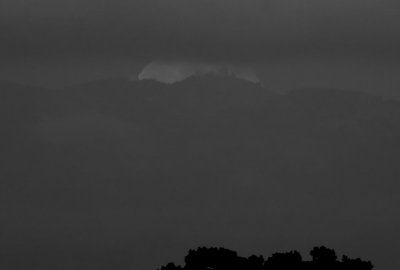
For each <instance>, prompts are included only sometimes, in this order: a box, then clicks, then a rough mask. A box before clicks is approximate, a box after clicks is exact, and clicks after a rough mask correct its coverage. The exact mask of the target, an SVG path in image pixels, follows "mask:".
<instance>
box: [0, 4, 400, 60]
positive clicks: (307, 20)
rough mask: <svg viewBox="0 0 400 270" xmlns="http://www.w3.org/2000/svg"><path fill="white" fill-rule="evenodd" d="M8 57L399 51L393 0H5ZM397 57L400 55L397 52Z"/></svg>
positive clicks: (244, 56) (255, 56) (246, 56)
mask: <svg viewBox="0 0 400 270" xmlns="http://www.w3.org/2000/svg"><path fill="white" fill-rule="evenodd" d="M0 10H1V11H0V13H1V18H2V19H1V21H0V23H1V24H0V25H1V29H2V33H3V37H4V38H3V42H2V45H1V47H2V51H3V53H2V54H3V55H4V56H6V55H8V56H9V57H20V56H27V55H28V56H41V57H46V56H52V57H54V56H55V55H57V56H62V55H64V56H72V55H86V56H87V55H94V56H98V55H123V56H127V57H128V56H130V57H133V58H135V59H137V58H158V57H194V58H225V59H228V60H232V61H245V60H251V61H260V60H263V59H264V60H265V59H268V58H270V57H274V56H276V55H281V57H282V56H286V57H287V56H289V57H290V56H291V55H302V54H305V55H315V54H322V55H331V54H339V55H343V54H352V55H353V54H359V55H361V56H362V55H371V54H373V55H384V56H395V55H396V54H397V48H398V46H399V44H400V38H399V37H398V35H397V33H398V31H399V30H400V29H399V28H400V26H399V25H400V19H399V18H400V16H398V15H399V4H398V3H397V2H396V1H393V0H384V1H377V0H368V1H360V0H357V1H351V2H349V1H316V0H310V1H294V0H284V1H275V0H272V1H270V0H267V1H261V0H247V1H239V0H234V1H223V0H217V1H215V0H214V1H211V0H202V1H200V0H190V1H183V0H175V1H161V0H150V1H144V0H135V1H128V0H117V1H112V2H111V1H105V0H103V1H91V0H84V1H77V0H74V1H61V0H59V1H46V0H39V1H14V0H13V1H10V0H8V1H2V4H1V9H0ZM396 56H397V55H396Z"/></svg>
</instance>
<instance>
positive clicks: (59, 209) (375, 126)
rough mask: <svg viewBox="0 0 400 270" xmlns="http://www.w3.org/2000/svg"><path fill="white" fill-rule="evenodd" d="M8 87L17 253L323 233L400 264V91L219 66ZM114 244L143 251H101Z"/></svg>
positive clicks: (9, 228)
mask: <svg viewBox="0 0 400 270" xmlns="http://www.w3.org/2000/svg"><path fill="white" fill-rule="evenodd" d="M0 89H1V91H0V95H1V97H0V111H1V114H0V120H1V125H2V126H1V132H0V149H1V151H0V160H1V163H0V166H1V167H0V173H1V175H0V177H1V188H0V205H3V206H6V207H4V208H2V215H3V216H4V220H6V222H2V223H1V224H0V231H4V232H7V233H5V234H3V235H2V241H1V243H0V249H1V250H2V251H1V252H2V256H3V257H2V258H6V259H7V258H14V259H13V260H14V261H18V262H21V263H23V262H29V261H30V260H31V261H35V262H37V265H38V268H41V269H46V265H51V266H52V267H51V268H52V269H55V268H57V269H59V268H60V269H61V262H64V261H65V260H73V259H75V260H76V261H78V262H81V260H82V261H85V260H91V258H94V257H96V258H100V259H98V261H96V262H97V263H98V265H105V263H104V264H103V261H102V260H109V261H120V260H126V261H128V262H129V261H130V259H131V258H132V255H131V254H140V255H137V257H136V258H134V261H135V268H140V269H143V268H144V267H146V265H148V262H149V260H151V261H152V262H153V263H154V267H156V266H158V265H159V264H161V263H162V262H163V261H164V260H163V259H162V258H160V256H161V255H158V254H163V256H166V257H167V256H173V255H174V254H180V252H182V251H181V250H178V247H175V246H173V247H171V246H168V247H167V245H168V244H164V243H171V242H173V243H175V242H174V241H175V239H176V238H180V239H183V240H182V241H186V242H184V243H182V244H181V246H190V245H193V243H197V242H195V241H197V240H198V239H205V240H204V243H211V244H214V243H215V244H216V245H220V243H226V241H227V240H229V239H234V240H231V241H232V242H233V241H237V242H240V243H239V244H240V245H241V246H252V247H253V246H254V247H256V248H259V249H260V250H261V249H262V248H264V247H265V245H264V243H265V241H264V239H267V241H271V242H272V245H278V244H280V243H282V246H283V248H282V249H285V248H286V247H290V246H292V245H293V244H296V245H297V244H298V246H300V245H301V244H299V243H302V244H304V245H306V246H307V245H309V244H310V243H311V244H312V243H315V242H316V241H323V240H324V243H327V244H329V245H335V247H338V248H341V249H345V250H346V251H347V250H349V252H356V251H357V250H360V253H359V255H358V254H357V255H358V256H364V254H365V256H367V257H369V258H371V259H372V260H373V261H374V263H376V265H377V266H379V268H382V269H396V263H397V262H398V260H397V253H396V251H397V250H398V241H397V239H398V238H399V237H398V236H399V231H398V226H397V225H398V224H399V215H398V205H399V204H400V200H399V196H398V190H399V181H398V180H399V179H400V167H399V166H398V160H400V139H399V138H400V103H399V102H398V101H392V100H385V99H382V98H380V97H376V96H371V95H367V94H363V93H356V92H349V91H341V90H337V89H336V90H335V89H300V90H296V91H293V92H291V93H288V94H285V95H279V94H276V93H274V92H272V91H269V90H268V89H266V88H263V87H261V86H260V85H257V84H253V83H249V82H245V81H240V80H236V79H234V78H220V77H202V78H201V77H193V78H191V79H190V80H186V81H183V82H181V83H177V84H173V85H164V84H161V83H157V82H155V81H134V82H131V81H129V80H127V79H126V80H125V79H112V80H102V81H94V82H89V83H85V84H79V85H74V86H71V87H69V88H65V89H39V88H34V87H29V86H21V85H17V84H12V83H5V84H2V83H0ZM16 213H17V214H16ZM160 213H162V214H160ZM227 228H228V229H227ZM265 228H268V230H265ZM154 232H159V233H158V234H155V233H154ZM181 234H182V236H181ZM176 235H178V236H176ZM242 235H243V237H241V236H242ZM260 235H262V239H261V240H260ZM131 238H133V239H137V241H136V242H138V243H145V246H146V247H142V246H141V245H137V246H134V245H131V244H130V243H126V242H127V241H129V240H130V239H131ZM52 239H57V243H55V242H54V241H53V240H52ZM99 239H105V240H99ZM159 239H162V240H159ZM287 239H293V240H292V241H293V242H289V241H291V240H287ZM17 240H18V241H17ZM213 240H215V242H214V241H213ZM325 240H326V241H325ZM46 241H47V242H46ZM308 241H309V242H310V243H309V242H308ZM99 242H101V243H99ZM237 242H236V243H235V244H237ZM114 243H124V244H125V245H126V246H127V247H126V249H128V250H129V252H128V251H126V252H125V253H124V252H122V253H120V252H119V251H115V252H114V253H113V255H109V256H105V255H104V254H103V253H101V252H104V250H107V247H109V246H114ZM155 243H156V244H155ZM229 244H231V243H229ZM99 245H100V247H98V246H99ZM116 245H117V244H116ZM10 246H12V247H13V249H11V248H9V247H10ZM132 246H133V247H132ZM21 247H27V248H24V249H22V248H21ZM77 247H79V248H77ZM118 248H120V249H123V248H124V247H116V250H119V249H118ZM299 248H301V247H299ZM21 249H22V250H21ZM31 250H35V252H30V251H31ZM96 252H98V253H96ZM265 252H270V250H266V251H265ZM99 253H100V254H102V255H101V256H97V255H98V254H99ZM21 254H22V255H21ZM87 254H90V255H87ZM93 254H96V256H94V255H93ZM121 254H124V255H121ZM126 254H128V255H126ZM74 256H75V257H74ZM113 256H114V257H113ZM122 257H123V258H122ZM153 257H154V258H156V259H153ZM70 258H71V259H70ZM115 258H118V259H115ZM6 259H4V260H0V267H2V265H1V264H4V263H6V262H7V260H6ZM85 262H86V261H85ZM82 263H83V262H82ZM86 263H87V264H88V265H91V264H92V263H93V261H90V262H86ZM110 264H112V263H110ZM42 266H43V267H42ZM2 268H4V269H13V268H12V267H9V266H8V265H4V267H2ZM26 268H28V266H26V267H21V269H26ZM49 268H50V267H49ZM77 268H79V267H77ZM83 268H85V267H82V269H83ZM110 268H112V267H110ZM114 268H115V267H114ZM85 269H86V268H85Z"/></svg>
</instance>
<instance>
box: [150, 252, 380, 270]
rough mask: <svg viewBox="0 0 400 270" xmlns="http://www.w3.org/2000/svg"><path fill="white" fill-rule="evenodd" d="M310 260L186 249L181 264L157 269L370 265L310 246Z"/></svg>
mask: <svg viewBox="0 0 400 270" xmlns="http://www.w3.org/2000/svg"><path fill="white" fill-rule="evenodd" d="M310 255H311V257H312V260H311V261H303V258H302V256H301V254H300V253H299V252H298V251H290V252H284V253H274V254H272V256H270V257H269V258H268V259H266V260H265V259H264V257H263V256H256V255H252V256H250V257H247V258H246V257H240V256H238V255H237V253H236V252H235V251H232V250H229V249H225V248H206V247H200V248H198V249H197V250H189V253H188V254H187V255H186V257H185V265H184V266H183V267H182V266H179V265H175V263H172V262H171V263H168V264H167V265H165V266H162V267H161V268H160V269H157V270H234V269H239V270H286V269H287V270H292V269H293V270H371V269H372V268H373V264H372V263H371V262H370V261H363V260H361V259H359V258H357V259H351V258H349V257H347V256H345V255H343V256H342V258H341V260H338V258H337V255H336V252H335V251H334V250H333V249H329V248H326V247H324V246H322V247H314V248H313V249H312V250H311V251H310Z"/></svg>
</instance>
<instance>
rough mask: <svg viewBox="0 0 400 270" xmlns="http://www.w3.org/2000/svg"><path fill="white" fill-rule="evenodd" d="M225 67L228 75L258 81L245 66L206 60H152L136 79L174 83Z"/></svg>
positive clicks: (255, 75) (252, 71) (215, 71)
mask: <svg viewBox="0 0 400 270" xmlns="http://www.w3.org/2000/svg"><path fill="white" fill-rule="evenodd" d="M224 69H227V72H228V73H229V75H234V76H235V77H237V78H240V79H243V80H247V81H250V82H254V83H258V82H259V81H260V79H259V78H258V76H257V74H256V73H255V71H254V70H252V69H251V68H250V67H246V66H237V65H229V64H224V63H206V62H203V63H202V62H191V61H186V62H170V61H153V62H151V63H149V64H148V65H146V66H145V67H144V68H143V70H142V71H141V72H140V73H139V75H138V79H139V80H144V79H154V80H157V81H160V82H163V83H174V82H179V81H182V80H185V79H186V78H188V77H190V76H193V75H195V74H207V73H214V74H215V73H218V72H221V71H223V70H224Z"/></svg>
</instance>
